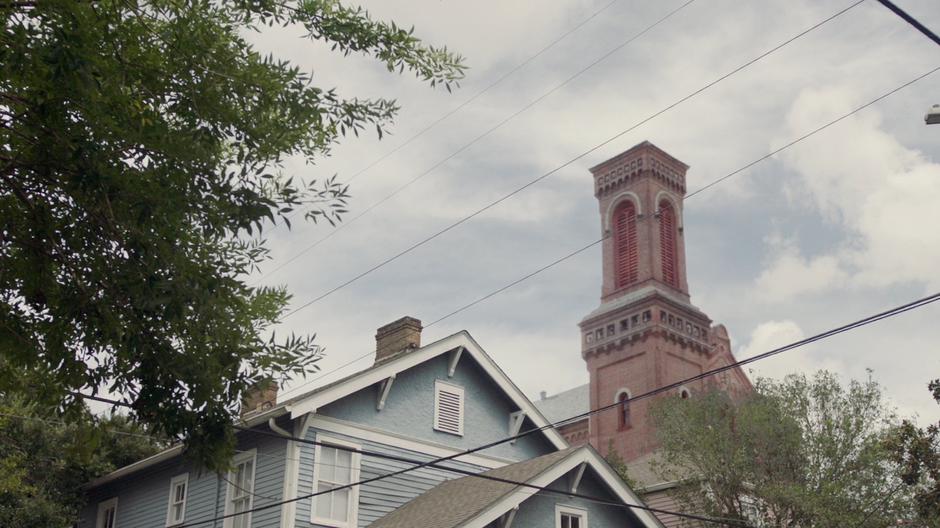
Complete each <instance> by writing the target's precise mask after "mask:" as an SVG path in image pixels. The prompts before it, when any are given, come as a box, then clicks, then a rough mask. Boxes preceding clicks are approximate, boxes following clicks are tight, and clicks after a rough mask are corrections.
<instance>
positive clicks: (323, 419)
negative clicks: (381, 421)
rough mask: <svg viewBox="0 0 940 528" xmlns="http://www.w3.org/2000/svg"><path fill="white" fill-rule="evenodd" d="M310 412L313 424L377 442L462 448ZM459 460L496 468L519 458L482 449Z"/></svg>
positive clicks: (430, 450)
mask: <svg viewBox="0 0 940 528" xmlns="http://www.w3.org/2000/svg"><path fill="white" fill-rule="evenodd" d="M308 416H310V426H311V427H313V428H314V429H318V430H321V431H326V432H330V433H337V434H341V435H345V436H348V437H351V438H357V439H360V440H368V441H371V442H375V443H377V444H383V445H387V446H392V447H398V448H400V449H405V450H407V451H414V452H415V453H421V454H425V455H430V456H433V457H446V456H453V455H456V454H458V453H460V452H461V450H460V449H454V448H453V447H450V446H446V445H444V444H438V443H436V442H428V441H427V440H419V439H417V438H409V437H406V436H402V435H399V434H395V433H389V432H388V431H383V430H379V429H374V428H372V427H368V426H363V425H362V424H357V423H353V422H347V421H345V420H339V419H337V418H330V417H327V416H317V415H308ZM458 460H459V461H460V462H466V463H468V464H473V465H475V466H480V467H485V468H489V469H496V468H498V467H503V466H505V465H508V464H514V463H515V462H516V461H514V460H509V459H505V458H497V457H492V456H488V455H480V454H479V453H472V454H469V455H462V456H460V457H458Z"/></svg>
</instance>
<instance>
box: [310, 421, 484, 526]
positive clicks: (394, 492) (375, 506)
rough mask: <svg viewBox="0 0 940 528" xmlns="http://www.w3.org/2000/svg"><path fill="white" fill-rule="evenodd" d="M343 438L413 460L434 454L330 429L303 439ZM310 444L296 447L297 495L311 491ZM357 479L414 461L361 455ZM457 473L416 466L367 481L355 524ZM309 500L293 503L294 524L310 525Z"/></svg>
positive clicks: (460, 464)
mask: <svg viewBox="0 0 940 528" xmlns="http://www.w3.org/2000/svg"><path fill="white" fill-rule="evenodd" d="M321 434H322V435H323V436H326V437H329V438H336V439H339V440H346V441H348V442H353V443H356V444H358V445H360V446H361V448H362V449H364V450H366V451H375V452H380V453H386V454H389V455H396V456H402V457H408V458H414V459H417V460H432V459H433V458H434V457H431V456H429V455H426V454H423V453H418V452H415V451H409V450H406V449H401V448H397V447H394V446H389V445H386V444H380V443H377V442H372V441H368V440H361V439H357V438H354V437H350V436H346V435H341V434H336V433H332V432H322V433H321V432H320V431H317V430H315V429H310V430H309V431H308V432H307V439H309V440H318V439H320V438H319V437H320V435H321ZM314 452H315V448H314V446H313V445H309V444H303V445H301V446H300V472H299V474H300V478H299V481H298V482H299V486H298V496H304V495H309V494H311V493H313V468H314V463H315V461H314ZM447 464H448V465H449V466H450V467H454V468H459V469H464V470H468V471H483V470H484V469H485V468H483V467H480V466H477V465H474V464H467V463H464V462H448V463H447ZM359 467H360V474H359V478H360V480H365V479H370V478H374V477H378V476H381V475H386V474H389V473H393V472H395V471H400V470H402V469H407V468H411V467H414V464H409V463H406V462H397V461H394V460H387V459H383V458H377V457H372V456H368V455H363V456H362V458H361V460H360V466H359ZM459 476H460V475H458V474H455V473H451V472H448V471H445V470H443V469H436V468H420V469H416V470H413V471H409V472H407V473H402V474H401V475H396V476H394V477H389V478H385V479H382V480H377V481H375V482H371V483H369V484H365V485H363V486H360V489H359V506H358V517H359V518H358V524H359V526H360V527H365V526H368V525H369V524H371V523H373V522H374V521H376V520H377V519H379V518H381V517H383V516H384V515H386V514H387V513H389V512H391V511H392V510H394V509H396V508H399V507H401V506H402V505H404V504H406V503H408V502H409V501H411V500H412V499H414V498H415V497H417V496H418V495H421V494H423V493H424V492H426V491H428V490H429V489H431V488H433V487H434V486H437V485H438V484H440V483H441V482H444V481H445V480H449V479H452V478H455V477H459ZM312 505H313V499H312V498H309V499H303V500H300V501H298V503H297V526H310V519H311V515H310V514H311V508H312Z"/></svg>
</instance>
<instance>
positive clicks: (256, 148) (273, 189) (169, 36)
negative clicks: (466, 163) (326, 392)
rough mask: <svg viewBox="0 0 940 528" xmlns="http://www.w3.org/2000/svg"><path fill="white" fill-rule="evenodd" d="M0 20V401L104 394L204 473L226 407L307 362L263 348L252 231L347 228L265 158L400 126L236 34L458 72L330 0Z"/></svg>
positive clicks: (49, 11) (10, 3)
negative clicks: (300, 215)
mask: <svg viewBox="0 0 940 528" xmlns="http://www.w3.org/2000/svg"><path fill="white" fill-rule="evenodd" d="M0 17H2V19H3V28H2V31H0V41H2V44H0V391H11V390H17V388H18V387H19V386H20V384H19V382H20V381H22V380H24V379H25V380H31V381H27V382H26V384H27V385H33V386H36V385H38V383H37V381H39V380H41V383H42V385H43V386H44V387H46V390H45V391H43V392H42V393H41V394H40V396H41V397H42V399H43V401H44V402H47V403H53V404H55V405H57V406H59V407H60V409H61V410H63V411H66V412H67V411H69V409H76V408H80V407H81V400H82V399H81V397H80V396H77V394H78V393H98V392H99V391H103V390H105V389H107V390H108V391H110V392H112V393H116V394H119V395H121V397H122V400H123V401H124V402H126V403H127V404H129V405H130V406H131V409H132V412H133V413H134V415H135V416H136V417H137V418H139V419H140V420H142V421H144V422H146V423H148V424H151V425H152V426H154V427H155V428H156V430H157V431H159V432H161V433H163V434H166V435H168V436H171V437H177V436H183V437H185V438H186V441H187V446H188V453H189V454H190V455H191V456H193V457H195V458H196V459H197V460H199V461H201V462H203V463H205V464H206V465H207V466H209V467H211V468H216V469H217V468H220V467H222V466H224V464H225V463H226V462H225V461H227V460H228V458H229V456H230V454H231V453H232V445H233V432H232V428H231V422H232V421H233V419H234V418H236V417H237V415H236V413H237V402H239V401H240V400H241V396H242V394H243V393H244V392H245V390H246V389H247V388H248V387H250V386H251V385H253V384H255V383H257V382H258V381H260V380H264V379H274V380H276V381H278V382H281V381H283V380H285V379H286V377H287V376H290V375H292V374H294V375H296V374H305V373H309V372H311V371H313V370H315V369H316V361H317V360H318V359H319V357H320V349H319V347H318V345H317V344H316V343H315V341H314V337H315V336H305V335H304V336H295V335H289V336H275V335H274V334H273V333H272V331H271V330H272V328H273V325H275V324H276V323H277V322H279V320H280V318H281V317H282V315H283V313H284V310H285V307H286V305H287V303H288V301H289V299H290V295H289V294H288V292H287V291H286V290H285V289H284V288H269V287H252V286H249V285H247V284H246V281H245V278H246V276H247V274H248V273H250V272H251V271H253V270H256V269H257V267H258V265H259V263H260V262H261V261H263V260H264V259H265V258H267V256H268V253H267V249H266V246H265V243H264V240H263V238H262V235H261V231H262V228H263V227H265V226H266V225H270V224H271V223H273V222H275V221H283V222H284V223H288V224H289V221H288V218H287V216H288V215H289V214H290V213H291V212H292V211H293V210H295V209H297V208H301V207H303V208H306V209H308V210H307V212H306V215H305V217H306V218H308V219H311V220H313V221H317V220H326V221H328V222H330V223H331V224H333V223H334V222H336V221H339V220H340V219H341V216H342V214H343V213H344V212H345V211H346V209H345V208H346V201H347V198H348V189H347V188H346V186H345V185H342V184H340V183H338V182H337V181H336V178H335V176H334V177H331V178H325V179H324V178H313V179H311V178H309V177H306V178H302V177H301V176H302V175H296V174H288V173H286V172H285V170H284V161H285V160H286V159H287V158H288V157H291V156H300V157H302V158H304V159H305V160H307V161H308V162H309V163H313V162H315V161H316V160H317V159H318V158H319V157H321V156H325V155H327V154H328V153H329V149H330V146H331V145H332V144H334V143H335V142H337V141H338V140H339V139H340V138H341V137H343V136H344V135H346V134H348V133H349V132H352V133H355V134H357V135H358V133H359V132H360V131H361V130H363V129H364V127H367V126H368V127H374V128H375V130H376V131H377V132H378V134H379V136H380V137H381V135H382V133H383V130H385V128H386V127H387V126H388V124H389V122H390V120H391V118H392V117H393V116H394V115H395V113H396V111H397V110H398V107H397V105H396V104H395V102H394V101H390V100H384V99H379V100H361V99H343V98H341V97H339V96H338V95H337V94H336V92H335V91H334V90H332V89H329V90H328V89H323V88H321V87H318V86H317V85H315V84H314V80H313V78H312V75H311V74H308V73H305V72H302V71H301V70H300V69H299V68H298V67H296V66H294V65H292V64H290V63H289V62H286V61H284V60H280V59H278V58H277V57H275V56H264V55H262V54H260V53H259V52H257V51H256V50H255V49H254V48H253V47H252V46H251V45H250V44H249V43H248V41H246V39H245V37H244V34H245V33H247V32H251V31H260V30H261V29H263V28H268V27H273V28H287V27H288V26H291V27H292V28H296V26H302V27H303V28H305V30H306V32H307V35H306V36H307V38H308V39H310V40H316V41H322V42H326V43H328V44H330V45H332V47H333V48H334V49H335V50H338V51H339V52H342V53H344V54H350V53H362V54H366V55H371V56H373V57H375V58H376V59H377V60H378V61H380V62H381V63H383V64H384V65H385V66H386V67H387V68H388V70H389V71H399V72H401V71H404V70H409V71H411V72H414V73H415V74H416V75H417V76H418V77H419V78H421V79H422V80H424V81H427V82H429V83H430V84H431V85H432V86H435V85H438V84H443V85H444V86H446V87H447V88H448V90H449V89H450V87H451V85H452V84H453V83H454V82H456V80H458V79H459V78H460V77H461V76H462V74H463V69H464V66H463V65H462V59H461V58H460V57H459V56H458V55H455V54H454V53H452V52H449V51H448V50H447V49H446V48H437V47H433V46H428V45H426V44H423V43H422V42H421V41H420V40H418V39H417V38H416V37H415V36H414V35H413V34H412V31H411V30H408V29H403V28H400V27H398V26H396V25H395V24H394V23H385V22H379V21H375V20H372V19H371V18H370V16H369V14H368V13H367V12H365V11H363V10H361V9H353V8H348V7H345V6H343V5H341V4H340V3H338V2H337V1H335V0H293V1H290V0H252V1H245V0H216V1H210V0H193V1H179V0H147V1H139V0H96V1H88V2H76V1H74V0H43V1H41V2H39V1H32V0H0ZM291 30H292V31H294V30H295V29H291Z"/></svg>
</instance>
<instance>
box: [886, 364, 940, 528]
mask: <svg viewBox="0 0 940 528" xmlns="http://www.w3.org/2000/svg"><path fill="white" fill-rule="evenodd" d="M928 388H929V389H930V391H931V392H932V393H933V398H934V400H936V402H937V403H938V404H940V379H936V380H933V381H932V382H930V384H929V385H928ZM888 447H889V448H890V449H891V452H892V453H893V455H894V460H895V462H896V463H897V464H899V465H900V466H901V477H902V479H903V480H904V483H905V484H907V485H908V486H910V487H911V489H912V490H913V491H914V494H915V495H914V499H915V501H916V504H917V516H918V521H919V522H920V523H922V524H923V525H925V526H929V527H931V528H938V527H940V422H938V423H936V424H931V425H929V426H927V427H924V428H922V427H918V426H917V425H916V424H914V422H912V421H910V420H904V421H903V422H902V423H901V426H900V427H898V428H897V430H896V431H895V432H894V434H892V435H891V436H890V437H889V439H888Z"/></svg>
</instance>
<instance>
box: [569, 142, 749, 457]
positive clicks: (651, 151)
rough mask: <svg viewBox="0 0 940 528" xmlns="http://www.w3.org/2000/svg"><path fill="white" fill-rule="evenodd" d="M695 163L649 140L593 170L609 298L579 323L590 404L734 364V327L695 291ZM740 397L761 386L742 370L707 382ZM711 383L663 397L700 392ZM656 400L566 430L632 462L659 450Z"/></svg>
mask: <svg viewBox="0 0 940 528" xmlns="http://www.w3.org/2000/svg"><path fill="white" fill-rule="evenodd" d="M687 170H688V166H687V165H685V164H684V163H682V162H681V161H679V160H677V159H675V158H673V157H672V156H670V155H669V154H667V153H665V152H664V151H662V150H661V149H659V148H658V147H656V146H654V145H653V144H651V143H649V142H643V143H641V144H639V145H637V146H635V147H633V148H631V149H630V150H628V151H626V152H624V153H622V154H620V155H618V156H616V157H614V158H612V159H610V160H608V161H605V162H604V163H601V164H599V165H597V166H596V167H594V168H592V169H591V172H592V173H593V175H594V189H595V196H596V197H597V200H598V205H599V208H600V214H601V226H602V229H603V230H604V233H605V234H606V235H609V236H608V237H607V238H606V239H605V241H604V244H603V250H602V254H603V284H602V287H601V305H600V306H599V307H598V308H597V309H596V310H594V311H593V312H591V313H590V314H589V315H588V316H587V317H585V318H584V319H583V320H582V321H581V323H580V327H581V356H582V358H583V359H584V361H585V362H586V364H587V369H588V373H589V374H590V406H591V408H592V409H597V408H599V407H603V406H607V405H611V404H613V403H618V402H621V401H622V399H623V397H624V395H625V394H629V395H631V396H633V395H638V394H643V393H645V392H648V391H651V390H653V389H656V388H659V387H662V386H664V385H668V384H671V383H675V382H677V381H679V380H682V379H685V378H688V377H691V376H694V375H696V374H699V373H701V372H704V371H705V370H708V369H710V368H714V367H715V366H720V365H724V364H729V363H730V362H733V361H734V357H733V356H732V355H731V346H730V341H729V339H728V334H727V331H726V330H725V329H724V327H723V326H721V325H717V326H712V321H711V319H709V318H708V316H707V315H705V314H704V313H702V312H701V311H700V310H699V309H698V308H696V307H695V306H694V305H693V304H692V303H691V299H690V297H689V287H688V282H687V279H686V267H685V241H684V238H683V236H684V232H683V231H684V230H683V227H682V226H683V223H682V199H683V197H684V195H685V189H686V186H685V176H686V171H687ZM707 383H709V384H717V385H718V386H720V387H721V388H722V389H724V390H727V391H729V392H732V393H734V394H743V393H746V392H747V391H750V390H753V389H752V387H751V384H750V381H749V380H748V379H747V376H746V375H745V374H744V373H743V372H742V371H741V370H740V369H735V370H732V371H729V372H728V373H727V374H726V375H724V376H720V377H716V378H715V379H712V380H709V381H708V382H707ZM705 386H706V385H705V382H695V383H690V384H688V385H686V386H684V387H682V388H681V389H678V390H676V391H674V392H675V394H664V395H662V396H659V397H660V398H662V397H693V398H694V397H695V392H696V391H699V390H702V389H703V388H705ZM651 401H652V400H650V399H645V400H640V401H636V402H632V403H623V404H621V405H616V406H614V407H613V408H612V409H610V410H609V411H606V412H603V413H598V414H594V415H592V417H591V418H590V421H588V420H583V421H580V422H577V423H574V424H568V425H566V426H565V427H564V430H563V431H562V434H563V435H565V437H566V438H568V439H569V441H570V442H571V443H573V444H579V443H582V442H583V441H584V439H585V438H587V440H588V441H590V443H591V444H593V445H594V447H595V448H597V449H598V450H599V451H600V452H601V453H602V454H606V453H607V451H608V449H609V447H610V446H613V447H614V448H615V449H616V450H617V452H618V453H620V455H621V456H622V457H624V459H625V460H626V461H630V460H635V459H637V458H640V457H642V456H644V455H646V454H648V453H651V452H652V451H655V450H656V447H657V446H656V437H655V431H654V429H653V427H652V425H651V423H650V421H649V417H648V415H647V414H648V409H649V405H650V403H651Z"/></svg>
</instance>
